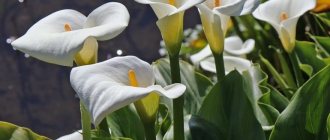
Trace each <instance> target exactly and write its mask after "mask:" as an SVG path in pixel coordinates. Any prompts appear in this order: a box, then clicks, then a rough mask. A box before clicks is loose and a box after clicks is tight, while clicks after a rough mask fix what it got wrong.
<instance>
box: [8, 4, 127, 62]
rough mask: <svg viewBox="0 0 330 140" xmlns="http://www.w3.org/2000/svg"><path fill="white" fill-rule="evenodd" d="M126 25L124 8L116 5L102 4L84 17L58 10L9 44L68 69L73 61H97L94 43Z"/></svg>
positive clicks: (115, 33) (110, 35) (96, 46)
mask: <svg viewBox="0 0 330 140" xmlns="http://www.w3.org/2000/svg"><path fill="white" fill-rule="evenodd" d="M128 22H129V13H128V11H127V9H126V7H125V6H124V5H122V4H120V3H117V2H109V3H106V4H104V5H102V6H100V7H98V8H97V9H95V10H94V11H92V12H91V13H90V14H89V15H88V16H87V17H86V16H84V15H83V14H81V13H79V12H78V11H75V10H70V9H66V10H60V11H58V12H55V13H52V14H50V15H49V16H47V17H45V18H43V19H41V20H40V21H38V22H37V23H36V24H34V25H33V26H32V27H31V28H30V29H29V30H28V31H27V32H26V34H25V35H23V36H22V37H20V38H18V39H17V40H15V41H13V42H12V43H11V44H12V46H13V47H14V48H15V49H18V50H20V51H22V52H24V53H26V54H29V55H30V56H32V57H35V58H37V59H40V60H42V61H45V62H48V63H53V64H58V65H63V66H72V65H73V61H74V60H75V61H76V63H81V62H82V63H84V64H87V63H90V62H95V61H96V60H95V59H97V49H98V45H97V40H100V41H104V40H109V39H112V38H114V37H116V36H117V35H118V34H120V33H121V32H122V31H123V30H124V29H125V28H126V26H127V25H128ZM78 65H79V64H78Z"/></svg>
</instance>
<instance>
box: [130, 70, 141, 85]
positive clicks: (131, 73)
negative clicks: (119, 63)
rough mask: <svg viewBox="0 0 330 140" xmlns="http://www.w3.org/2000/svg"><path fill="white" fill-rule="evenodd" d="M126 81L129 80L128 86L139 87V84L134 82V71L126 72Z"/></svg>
mask: <svg viewBox="0 0 330 140" xmlns="http://www.w3.org/2000/svg"><path fill="white" fill-rule="evenodd" d="M128 80H129V84H130V85H131V86H132V87H137V86H139V83H138V81H137V80H136V76H135V72H134V70H129V71H128Z"/></svg>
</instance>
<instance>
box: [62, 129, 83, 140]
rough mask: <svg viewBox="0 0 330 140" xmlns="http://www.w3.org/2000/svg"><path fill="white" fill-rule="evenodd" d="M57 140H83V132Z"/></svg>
mask: <svg viewBox="0 0 330 140" xmlns="http://www.w3.org/2000/svg"><path fill="white" fill-rule="evenodd" d="M57 140H83V136H82V131H81V130H79V131H76V132H73V133H72V134H69V135H65V136H62V137H60V138H58V139H57Z"/></svg>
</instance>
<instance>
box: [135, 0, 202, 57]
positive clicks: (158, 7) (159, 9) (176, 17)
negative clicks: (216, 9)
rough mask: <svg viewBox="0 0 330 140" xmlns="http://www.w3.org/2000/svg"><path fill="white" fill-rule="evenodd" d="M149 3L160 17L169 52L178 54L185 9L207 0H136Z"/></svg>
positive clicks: (159, 21) (162, 32)
mask: <svg viewBox="0 0 330 140" xmlns="http://www.w3.org/2000/svg"><path fill="white" fill-rule="evenodd" d="M135 1H136V2H139V3H142V4H149V5H150V6H151V7H152V9H153V10H154V12H155V13H156V16H157V17H158V21H157V26H158V28H159V30H160V32H161V34H162V37H163V40H164V42H165V44H166V47H167V50H168V51H169V54H170V55H172V54H178V53H179V51H180V48H179V47H181V42H182V38H183V16H184V11H185V10H187V9H189V8H191V7H194V6H196V5H197V4H200V3H202V2H203V1H205V0H135Z"/></svg>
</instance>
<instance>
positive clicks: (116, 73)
mask: <svg viewBox="0 0 330 140" xmlns="http://www.w3.org/2000/svg"><path fill="white" fill-rule="evenodd" d="M70 80H71V85H72V87H73V89H74V90H75V91H76V93H77V94H78V96H79V98H80V99H81V101H82V102H83V103H84V104H85V105H86V108H87V109H88V110H89V112H90V113H91V117H92V120H93V123H94V124H95V125H98V124H99V123H100V122H101V120H102V119H103V118H105V116H106V115H108V114H109V113H111V112H113V111H116V110H118V109H120V108H122V107H124V106H126V105H129V104H131V103H133V102H135V101H138V100H140V99H142V98H144V97H147V96H149V95H151V96H155V95H157V96H159V95H161V96H165V97H168V98H171V99H173V98H177V97H179V96H181V95H182V94H183V93H184V91H185V89H186V87H185V86H184V85H182V84H172V85H169V86H166V87H164V88H162V87H161V86H159V85H154V84H155V77H154V72H153V69H152V67H151V65H150V64H148V63H147V62H144V61H142V60H140V59H138V58H137V57H134V56H125V57H114V58H112V59H109V60H107V61H104V62H101V63H97V64H92V65H86V66H80V67H76V68H73V69H72V71H71V76H70ZM156 99H159V98H156ZM152 102H156V104H153V105H154V106H152V107H151V108H152V109H151V110H156V109H158V101H157V100H154V101H152ZM142 104H143V103H142ZM153 112H155V111H153ZM147 113H150V112H149V111H147ZM147 115H154V114H152V113H151V114H147Z"/></svg>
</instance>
